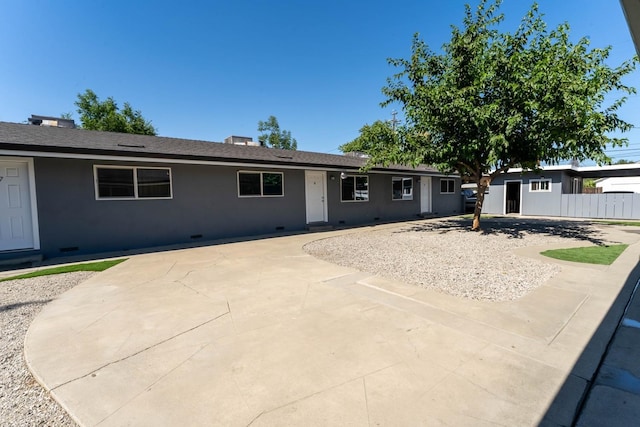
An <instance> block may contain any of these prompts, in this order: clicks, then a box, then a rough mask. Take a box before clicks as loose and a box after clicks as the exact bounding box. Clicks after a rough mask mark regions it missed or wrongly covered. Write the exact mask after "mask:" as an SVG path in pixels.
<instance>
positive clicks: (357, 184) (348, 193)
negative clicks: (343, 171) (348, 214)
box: [340, 175, 369, 202]
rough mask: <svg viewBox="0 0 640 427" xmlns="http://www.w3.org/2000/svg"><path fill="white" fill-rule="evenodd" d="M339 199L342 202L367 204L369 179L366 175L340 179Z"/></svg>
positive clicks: (348, 176)
mask: <svg viewBox="0 0 640 427" xmlns="http://www.w3.org/2000/svg"><path fill="white" fill-rule="evenodd" d="M341 181H342V182H341V185H340V199H341V200H342V201H343V202H368V201H369V177H368V176H366V175H347V176H346V177H344V178H342V179H341Z"/></svg>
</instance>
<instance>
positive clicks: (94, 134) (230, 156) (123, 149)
mask: <svg viewBox="0 0 640 427" xmlns="http://www.w3.org/2000/svg"><path fill="white" fill-rule="evenodd" d="M0 150H15V151H32V152H48V153H64V154H91V155H109V156H121V157H147V158H161V159H163V158H166V159H184V160H193V161H196V160H200V161H217V162H230V163H233V162H236V163H237V162H241V163H255V164H258V165H259V164H269V165H289V166H300V167H333V168H345V169H357V168H360V167H361V166H363V165H364V164H365V159H362V158H358V157H351V156H342V155H336V154H323V153H314V152H310V151H297V150H295V151H294V150H280V149H275V148H265V147H252V146H243V145H233V144H223V143H218V142H209V141H198V140H190V139H180V138H168V137H161V136H148V135H133V134H126V133H115V132H100V131H91V130H84V129H67V128H57V127H46V126H33V125H25V124H18V123H6V122H0ZM373 170H388V171H405V172H408V171H412V172H421V173H425V172H426V173H438V171H437V170H436V169H434V168H431V167H428V166H420V167H418V168H415V169H414V168H412V167H408V166H401V165H391V166H389V167H387V168H382V167H376V168H373Z"/></svg>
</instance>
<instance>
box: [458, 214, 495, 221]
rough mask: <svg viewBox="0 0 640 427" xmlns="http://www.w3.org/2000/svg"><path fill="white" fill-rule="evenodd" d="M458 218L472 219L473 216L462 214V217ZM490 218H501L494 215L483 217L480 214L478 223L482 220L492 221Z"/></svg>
mask: <svg viewBox="0 0 640 427" xmlns="http://www.w3.org/2000/svg"><path fill="white" fill-rule="evenodd" d="M459 216H460V218H462V219H473V214H472V213H470V214H463V215H459ZM492 218H502V217H501V216H496V215H485V214H482V215H480V221H482V220H483V219H492Z"/></svg>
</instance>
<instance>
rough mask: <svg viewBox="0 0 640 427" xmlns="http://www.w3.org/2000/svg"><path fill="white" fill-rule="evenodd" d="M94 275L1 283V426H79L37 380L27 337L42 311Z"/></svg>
mask: <svg viewBox="0 0 640 427" xmlns="http://www.w3.org/2000/svg"><path fill="white" fill-rule="evenodd" d="M92 274H94V273H93V272H90V271H81V272H76V273H65V274H57V275H52V276H42V277H35V278H31V279H20V280H10V281H6V282H0V324H1V325H2V334H0V361H1V362H2V363H1V365H2V370H1V371H0V425H2V426H3V427H5V426H62V427H68V426H75V425H76V423H75V422H74V421H73V420H72V419H71V418H70V417H69V416H68V415H67V413H66V412H65V411H64V410H63V409H62V408H61V407H60V406H58V404H57V403H56V402H55V401H54V400H53V399H52V398H51V397H50V396H49V393H47V392H46V391H45V390H44V388H42V387H41V386H40V384H38V383H37V382H36V380H35V379H34V378H33V376H32V375H31V373H30V372H29V370H28V369H27V366H26V365H25V362H24V352H23V346H24V337H25V334H26V332H27V329H28V328H29V325H30V324H31V321H32V320H33V319H34V317H35V316H36V315H37V314H38V313H39V312H40V310H41V309H42V307H43V306H44V305H45V304H47V303H48V302H49V301H51V300H52V299H54V298H55V297H56V296H58V295H60V294H61V293H63V292H64V291H66V290H68V289H70V288H72V287H74V286H76V285H77V284H79V283H80V282H83V281H84V280H86V279H88V278H89V277H90V276H91V275H92Z"/></svg>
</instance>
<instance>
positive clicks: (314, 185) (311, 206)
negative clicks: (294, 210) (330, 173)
mask: <svg viewBox="0 0 640 427" xmlns="http://www.w3.org/2000/svg"><path fill="white" fill-rule="evenodd" d="M304 178H305V198H306V203H307V224H310V223H312V222H326V221H327V217H328V215H327V202H326V197H325V195H326V194H327V181H326V178H327V174H326V172H323V171H305V172H304Z"/></svg>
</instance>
